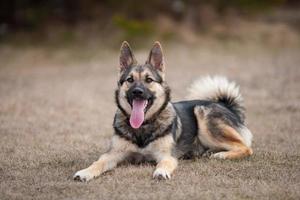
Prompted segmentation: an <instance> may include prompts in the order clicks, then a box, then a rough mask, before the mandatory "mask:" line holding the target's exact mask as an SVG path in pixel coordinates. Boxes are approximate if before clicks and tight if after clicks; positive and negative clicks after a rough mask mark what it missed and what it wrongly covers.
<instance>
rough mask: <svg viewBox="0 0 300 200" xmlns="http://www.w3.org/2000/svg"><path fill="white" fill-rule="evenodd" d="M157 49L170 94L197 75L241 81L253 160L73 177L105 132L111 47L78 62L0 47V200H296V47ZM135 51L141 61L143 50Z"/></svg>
mask: <svg viewBox="0 0 300 200" xmlns="http://www.w3.org/2000/svg"><path fill="white" fill-rule="evenodd" d="M133 46H134V45H133ZM165 46H166V50H165V52H166V56H167V57H166V58H167V70H168V71H167V73H168V74H167V79H168V82H169V85H170V86H171V88H173V97H174V98H173V99H175V100H179V99H182V98H183V97H184V96H185V91H186V90H185V88H186V87H187V86H188V85H189V84H190V82H191V81H192V80H193V79H195V78H197V77H199V76H201V75H206V74H222V75H226V76H228V77H229V78H230V79H234V80H236V81H237V82H238V83H239V84H240V85H241V89H242V92H243V95H244V98H245V103H246V107H247V117H248V118H247V121H248V124H249V127H250V129H251V130H252V132H253V134H254V144H253V150H254V155H253V156H252V157H250V158H248V159H243V160H237V161H219V160H209V159H197V160H187V161H181V162H180V164H179V167H178V169H177V170H176V171H175V173H174V175H173V178H172V180H170V181H156V180H152V178H151V176H152V172H153V170H154V166H152V165H142V166H132V165H125V166H124V165H123V166H120V167H119V168H117V169H115V170H113V171H111V172H108V173H106V174H104V175H103V176H101V177H100V178H98V179H96V180H93V181H91V182H89V183H79V182H74V181H73V180H72V175H73V174H74V173H75V172H76V171H77V170H79V169H81V168H84V167H87V166H88V165H89V164H91V163H92V162H93V161H94V160H95V159H97V158H98V156H99V155H100V154H101V153H103V152H104V151H106V149H107V148H108V145H109V138H110V136H111V135H112V134H113V132H112V128H111V124H112V119H113V115H114V111H115V109H116V108H115V105H114V100H113V93H114V88H115V86H116V74H117V70H116V66H117V58H118V54H117V52H110V51H107V52H105V51H103V50H98V51H95V52H93V54H92V56H90V57H84V58H83V59H82V57H80V56H82V54H85V52H84V51H85V50H82V51H79V52H75V53H74V52H72V51H69V50H66V49H64V50H58V51H55V52H53V50H48V49H43V48H25V49H21V50H20V49H16V48H11V47H2V48H1V50H0V60H1V67H0V199H156V200H158V199H299V198H300V190H299V188H300V170H299V169H300V123H299V121H300V103H299V102H300V92H299V91H300V67H299V63H300V57H299V55H300V50H299V48H298V47H280V48H275V49H274V48H273V49H272V48H265V47H262V46H259V45H249V44H248V45H241V44H240V45H237V46H235V45H234V46H230V45H229V46H228V45H225V46H222V45H221V44H220V45H208V46H205V45H194V46H185V45H172V44H167V45H165ZM70 52H71V53H70ZM137 57H138V58H139V60H143V59H145V58H146V51H138V53H137Z"/></svg>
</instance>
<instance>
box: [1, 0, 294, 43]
mask: <svg viewBox="0 0 300 200" xmlns="http://www.w3.org/2000/svg"><path fill="white" fill-rule="evenodd" d="M299 8H300V1H297V0H264V1H261V0H198V1H197V0H165V1H160V0H153V1H147V2H141V1H139V0H124V1H117V0H102V1H96V0H52V1H46V0H2V1H1V2H0V42H1V43H14V44H17V45H28V44H30V45H54V46H55V45H56V46H57V45H69V44H72V45H74V44H77V45H79V46H80V47H82V45H83V44H84V45H87V46H89V47H90V46H93V45H96V44H98V45H99V44H106V45H108V46H109V47H115V46H116V45H119V44H120V42H121V41H122V40H129V41H134V42H135V43H136V44H137V43H139V44H145V42H146V41H145V40H147V39H148V40H150V41H151V42H152V41H153V40H164V41H172V40H173V41H174V40H175V41H176V40H177V41H180V42H187V43H192V44H193V43H195V42H199V41H200V40H201V39H203V38H204V39H207V37H213V38H214V39H217V40H221V41H224V40H235V41H245V40H251V42H253V40H255V41H257V42H262V43H267V44H274V43H276V44H278V43H279V44H280V43H286V42H289V43H294V42H295V38H297V37H298V35H299V30H300V10H299Z"/></svg>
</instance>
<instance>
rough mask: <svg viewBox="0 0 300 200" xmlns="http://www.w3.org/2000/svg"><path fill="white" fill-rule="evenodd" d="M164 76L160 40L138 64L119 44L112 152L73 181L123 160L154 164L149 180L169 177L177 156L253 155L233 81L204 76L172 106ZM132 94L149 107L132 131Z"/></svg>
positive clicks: (222, 157)
mask: <svg viewBox="0 0 300 200" xmlns="http://www.w3.org/2000/svg"><path fill="white" fill-rule="evenodd" d="M164 72H165V64H164V58H163V53H162V48H161V45H160V44H159V43H158V42H156V43H155V44H154V46H153V48H152V49H151V51H150V54H149V57H148V59H147V61H146V63H145V64H142V65H140V64H138V63H137V61H136V60H135V58H134V55H133V53H132V51H131V49H130V47H129V44H128V43H127V42H123V44H122V47H121V55H120V75H119V81H118V89H117V90H116V92H115V99H116V104H117V106H118V109H117V112H116V114H115V117H114V122H113V128H114V133H115V134H114V135H113V137H112V143H111V147H110V150H109V151H108V152H107V153H104V154H103V155H101V156H100V158H99V160H98V161H96V162H94V163H93V164H92V165H91V166H89V167H88V168H86V169H83V170H80V171H78V172H77V173H76V174H75V175H74V179H75V180H80V181H88V180H90V179H92V178H95V177H97V176H99V175H100V174H102V173H103V172H105V171H108V170H111V169H113V168H114V167H116V166H117V164H119V163H120V162H122V161H125V160H136V159H138V160H147V161H148V160H149V161H150V160H151V161H155V162H156V163H157V165H156V169H155V171H154V173H153V177H154V178H162V179H169V178H170V177H171V174H172V172H173V171H174V170H175V169H176V167H177V163H178V159H180V158H192V157H195V156H202V155H207V153H210V157H211V158H221V159H234V158H242V157H246V156H249V155H251V154H252V149H251V147H250V146H251V140H252V134H251V132H250V131H249V130H248V129H247V128H246V126H245V125H244V119H245V117H244V109H243V107H242V104H241V103H242V100H241V96H240V93H239V90H238V87H237V86H236V85H235V84H234V83H232V82H228V81H227V79H225V78H223V77H214V78H210V77H207V78H204V79H202V80H200V81H198V82H196V83H194V85H193V86H192V87H191V89H190V99H191V100H187V101H181V102H176V103H172V102H171V101H170V89H169V87H168V85H167V83H166V82H165V77H164ZM136 90H137V92H136ZM136 95H138V98H143V99H146V100H147V102H148V104H147V106H146V107H145V110H144V116H145V119H144V121H143V124H142V125H141V126H140V127H139V128H132V126H131V125H130V123H129V117H130V115H131V109H132V101H133V99H135V98H137V96H136Z"/></svg>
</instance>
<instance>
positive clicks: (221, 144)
mask: <svg viewBox="0 0 300 200" xmlns="http://www.w3.org/2000/svg"><path fill="white" fill-rule="evenodd" d="M203 109H204V110H203ZM194 113H195V115H196V117H197V122H198V127H199V129H200V134H199V139H200V140H201V142H202V143H203V144H204V145H206V146H208V147H209V148H212V149H214V150H217V151H219V150H223V151H221V152H218V153H215V154H213V155H211V158H220V159H236V158H243V157H246V156H250V155H252V154H253V151H252V149H251V148H250V147H248V146H246V144H245V142H244V140H243V138H242V137H241V135H240V134H239V133H238V132H237V131H236V130H235V129H234V128H232V127H230V126H228V125H226V124H224V123H223V122H222V121H221V120H218V121H216V122H217V123H216V124H217V128H219V130H220V132H221V134H222V136H221V137H220V138H217V137H215V136H214V134H212V133H211V132H210V131H209V129H208V127H207V124H208V123H209V122H208V121H207V119H206V115H207V114H208V113H207V111H206V110H205V108H203V107H202V108H201V107H196V108H195V110H194ZM224 150H225V151H224Z"/></svg>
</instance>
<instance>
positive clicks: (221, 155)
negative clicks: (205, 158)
mask: <svg viewBox="0 0 300 200" xmlns="http://www.w3.org/2000/svg"><path fill="white" fill-rule="evenodd" d="M210 158H217V159H226V152H223V151H221V152H219V153H214V154H212V155H210Z"/></svg>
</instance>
